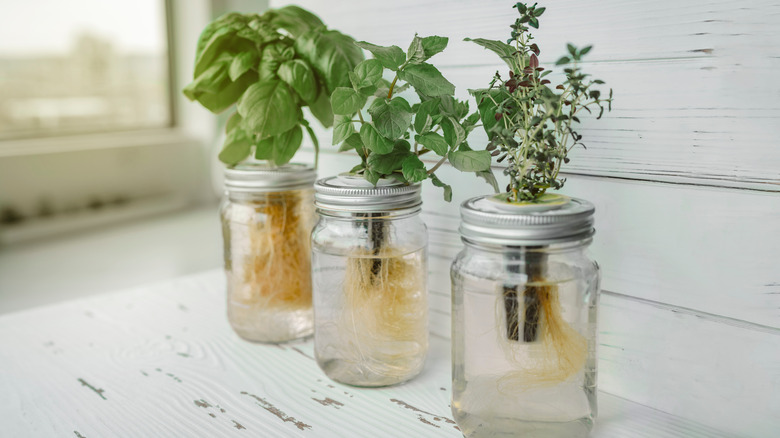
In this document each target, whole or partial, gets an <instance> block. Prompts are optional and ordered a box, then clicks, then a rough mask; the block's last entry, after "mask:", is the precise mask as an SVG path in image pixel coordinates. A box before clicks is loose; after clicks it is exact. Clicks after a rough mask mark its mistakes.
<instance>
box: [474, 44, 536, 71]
mask: <svg viewBox="0 0 780 438" xmlns="http://www.w3.org/2000/svg"><path fill="white" fill-rule="evenodd" d="M463 41H471V42H473V43H476V44H478V45H480V46H482V47H484V48H486V49H488V50H490V51H492V52H493V53H495V54H496V55H498V56H499V57H500V58H501V59H503V60H504V62H506V64H507V65H508V66H509V68H511V69H512V70H513V71H515V72H519V71H520V70H522V69H521V68H520V66H519V65H518V63H517V60H516V59H515V56H514V53H515V51H516V49H515V48H514V47H512V46H510V45H509V44H507V43H505V42H503V41H495V40H487V39H484V38H473V39H472V38H465V39H464V40H463Z"/></svg>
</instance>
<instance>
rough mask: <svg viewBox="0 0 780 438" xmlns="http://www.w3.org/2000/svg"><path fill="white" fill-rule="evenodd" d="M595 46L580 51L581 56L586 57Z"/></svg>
mask: <svg viewBox="0 0 780 438" xmlns="http://www.w3.org/2000/svg"><path fill="white" fill-rule="evenodd" d="M592 48H593V46H587V47H585V48H584V49H582V50H580V56H582V55H586V54H587V53H588V52H590V49H592Z"/></svg>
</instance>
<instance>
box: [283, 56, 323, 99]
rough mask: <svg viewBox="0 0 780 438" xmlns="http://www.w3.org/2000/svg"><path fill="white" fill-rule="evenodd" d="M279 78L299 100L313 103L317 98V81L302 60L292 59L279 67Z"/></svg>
mask: <svg viewBox="0 0 780 438" xmlns="http://www.w3.org/2000/svg"><path fill="white" fill-rule="evenodd" d="M277 74H278V75H279V78H280V79H281V80H283V81H284V82H286V83H287V85H289V86H291V87H292V89H293V90H295V92H296V93H298V95H299V96H301V99H303V100H304V101H306V102H313V101H314V100H315V99H316V98H317V79H316V78H315V77H314V72H313V71H312V70H311V68H309V65H308V64H306V63H305V62H304V61H303V60H300V59H293V60H292V61H286V62H284V63H283V64H282V65H280V66H279V71H277Z"/></svg>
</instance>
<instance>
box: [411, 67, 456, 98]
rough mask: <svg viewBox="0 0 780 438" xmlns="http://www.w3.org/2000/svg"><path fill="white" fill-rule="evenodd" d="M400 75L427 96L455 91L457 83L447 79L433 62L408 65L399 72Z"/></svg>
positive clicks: (450, 93)
mask: <svg viewBox="0 0 780 438" xmlns="http://www.w3.org/2000/svg"><path fill="white" fill-rule="evenodd" d="M398 77H399V78H400V79H402V80H404V81H406V82H409V83H410V84H412V86H413V87H414V89H415V90H417V91H418V92H420V93H421V94H424V95H426V96H431V97H435V96H441V95H443V94H449V95H452V94H454V93H455V85H453V84H452V83H451V82H450V81H448V80H447V79H445V78H444V76H442V74H441V72H440V71H439V70H438V69H437V68H436V67H434V66H432V65H431V64H427V63H421V64H412V65H407V66H406V67H405V68H404V69H403V70H401V71H399V72H398Z"/></svg>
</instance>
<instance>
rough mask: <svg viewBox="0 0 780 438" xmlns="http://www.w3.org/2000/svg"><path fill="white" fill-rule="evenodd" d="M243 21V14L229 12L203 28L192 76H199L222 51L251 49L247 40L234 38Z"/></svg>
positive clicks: (235, 51) (237, 51)
mask: <svg viewBox="0 0 780 438" xmlns="http://www.w3.org/2000/svg"><path fill="white" fill-rule="evenodd" d="M245 21H246V18H245V17H244V16H243V15H241V14H237V13H229V14H226V15H223V16H222V17H219V18H217V19H216V20H214V21H212V22H211V23H209V24H208V25H207V26H206V28H205V29H203V32H201V34H200V38H199V39H198V44H197V48H196V52H195V71H194V73H193V78H197V77H198V76H200V75H201V74H202V73H203V72H204V71H206V69H207V68H209V67H210V66H211V64H212V63H213V62H214V60H215V59H217V58H218V57H219V56H220V55H222V54H223V53H226V52H231V53H239V52H241V51H244V50H251V48H252V45H251V44H250V43H249V42H248V41H246V40H244V39H238V38H236V32H237V31H238V30H239V29H242V28H244V27H245V24H244V22H245Z"/></svg>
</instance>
